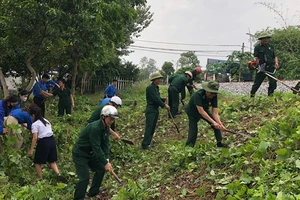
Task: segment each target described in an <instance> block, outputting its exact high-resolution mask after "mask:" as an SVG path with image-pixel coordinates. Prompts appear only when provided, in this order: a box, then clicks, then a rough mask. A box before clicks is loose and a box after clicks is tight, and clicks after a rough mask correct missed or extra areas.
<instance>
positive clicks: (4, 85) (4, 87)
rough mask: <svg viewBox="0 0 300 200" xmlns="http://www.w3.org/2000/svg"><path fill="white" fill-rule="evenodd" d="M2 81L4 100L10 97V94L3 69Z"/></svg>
mask: <svg viewBox="0 0 300 200" xmlns="http://www.w3.org/2000/svg"><path fill="white" fill-rule="evenodd" d="M0 81H1V84H2V88H3V95H4V98H6V97H7V96H8V95H9V92H8V87H7V84H6V81H5V78H4V75H3V72H2V69H1V68H0Z"/></svg>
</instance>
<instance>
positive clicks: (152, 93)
mask: <svg viewBox="0 0 300 200" xmlns="http://www.w3.org/2000/svg"><path fill="white" fill-rule="evenodd" d="M146 100H147V106H150V107H153V108H158V107H159V106H160V107H162V108H163V107H165V104H164V102H163V100H162V99H161V98H160V93H159V87H158V86H157V85H156V84H155V83H153V82H152V83H151V84H150V85H149V86H148V87H147V88H146Z"/></svg>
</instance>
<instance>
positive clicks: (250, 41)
mask: <svg viewBox="0 0 300 200" xmlns="http://www.w3.org/2000/svg"><path fill="white" fill-rule="evenodd" d="M246 35H249V43H250V52H251V53H252V38H254V37H255V36H254V35H253V34H251V33H250V29H249V33H246Z"/></svg>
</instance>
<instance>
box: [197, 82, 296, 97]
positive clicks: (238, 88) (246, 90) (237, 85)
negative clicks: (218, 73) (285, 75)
mask: <svg viewBox="0 0 300 200" xmlns="http://www.w3.org/2000/svg"><path fill="white" fill-rule="evenodd" d="M299 81H300V80H293V81H283V82H284V83H285V84H287V85H288V86H290V87H295V86H296V85H297V83H298V82H299ZM252 85H253V82H230V83H220V88H219V89H220V90H224V91H227V92H230V93H232V94H250V90H251V87H252ZM196 86H197V88H199V89H200V88H201V84H197V85H196ZM268 87H269V83H268V82H267V81H265V82H263V83H262V84H261V86H260V87H259V89H258V91H257V92H256V94H265V95H266V94H267V93H268ZM275 92H292V90H291V89H289V88H288V87H286V86H285V85H283V84H282V83H280V82H277V88H276V90H275Z"/></svg>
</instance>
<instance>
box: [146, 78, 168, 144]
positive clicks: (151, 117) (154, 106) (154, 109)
mask: <svg viewBox="0 0 300 200" xmlns="http://www.w3.org/2000/svg"><path fill="white" fill-rule="evenodd" d="M162 78H163V76H162V75H161V74H160V73H159V72H156V73H153V74H151V75H150V81H152V83H151V84H150V85H149V86H148V87H147V88H146V100H147V107H146V113H145V116H146V125H145V132H144V139H143V142H142V148H143V149H145V150H147V149H150V144H151V141H152V138H153V135H154V131H155V126H156V123H157V120H158V115H159V111H158V108H159V107H162V108H166V109H167V110H170V107H169V105H168V104H165V103H164V101H165V99H162V98H160V93H159V87H158V85H159V84H160V83H161V79H162Z"/></svg>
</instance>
